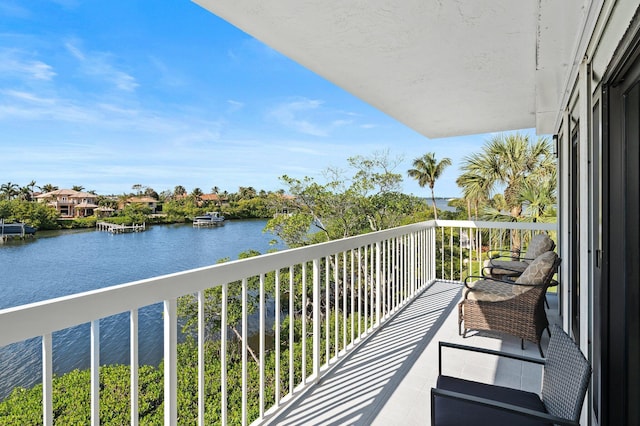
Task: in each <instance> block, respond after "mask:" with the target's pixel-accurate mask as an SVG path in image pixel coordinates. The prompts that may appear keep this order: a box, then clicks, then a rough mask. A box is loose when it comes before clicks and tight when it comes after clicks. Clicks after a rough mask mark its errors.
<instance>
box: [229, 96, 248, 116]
mask: <svg viewBox="0 0 640 426" xmlns="http://www.w3.org/2000/svg"><path fill="white" fill-rule="evenodd" d="M227 104H229V108H228V109H227V112H229V113H231V112H236V111H239V110H241V109H242V108H244V102H239V101H234V100H233V99H229V100H227Z"/></svg>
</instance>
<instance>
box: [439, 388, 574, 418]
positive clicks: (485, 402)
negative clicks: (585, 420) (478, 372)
mask: <svg viewBox="0 0 640 426" xmlns="http://www.w3.org/2000/svg"><path fill="white" fill-rule="evenodd" d="M436 396H439V397H442V398H450V399H457V400H460V401H465V402H468V403H471V404H475V405H481V406H485V407H491V408H495V409H497V410H501V411H507V412H509V413H513V414H516V415H520V416H523V417H527V418H530V419H540V420H543V421H546V422H549V423H552V424H556V425H563V426H579V425H580V423H579V422H577V421H574V420H568V419H563V418H562V417H557V416H554V415H551V414H548V413H543V412H541V411H535V410H531V409H529V408H524V407H519V406H517V405H513V404H507V403H505V402H500V401H493V400H491V399H487V398H481V397H478V396H474V395H467V394H464V393H460V392H454V391H450V390H446V389H438V388H431V424H432V425H434V426H435V424H436V423H435V420H436V419H435V409H434V407H435V399H436Z"/></svg>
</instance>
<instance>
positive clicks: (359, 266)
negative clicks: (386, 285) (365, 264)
mask: <svg viewBox="0 0 640 426" xmlns="http://www.w3.org/2000/svg"><path fill="white" fill-rule="evenodd" d="M361 337H362V261H361V251H360V247H358V339H360V338H361Z"/></svg>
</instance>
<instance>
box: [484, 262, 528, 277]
mask: <svg viewBox="0 0 640 426" xmlns="http://www.w3.org/2000/svg"><path fill="white" fill-rule="evenodd" d="M487 266H489V267H490V268H491V275H518V272H519V273H522V272H523V271H524V270H525V269H527V266H529V263H528V262H521V261H519V260H499V259H491V260H489V262H488V265H487ZM502 268H506V269H502ZM514 271H518V272H514Z"/></svg>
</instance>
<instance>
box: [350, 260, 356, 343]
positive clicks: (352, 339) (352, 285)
mask: <svg viewBox="0 0 640 426" xmlns="http://www.w3.org/2000/svg"><path fill="white" fill-rule="evenodd" d="M350 254H351V256H350V257H351V283H350V289H351V342H350V343H351V344H353V341H354V340H355V332H356V329H355V319H356V317H355V312H356V311H355V308H356V306H355V291H354V290H355V287H354V286H355V282H354V281H355V269H354V260H355V253H354V251H353V249H351V250H350Z"/></svg>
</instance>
